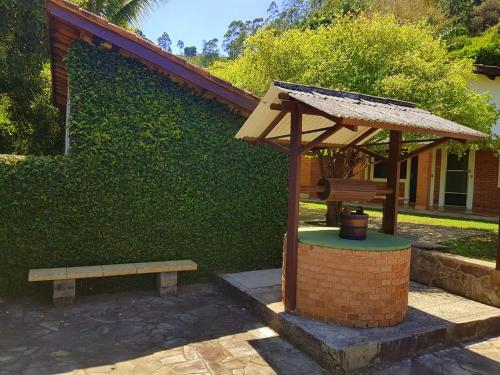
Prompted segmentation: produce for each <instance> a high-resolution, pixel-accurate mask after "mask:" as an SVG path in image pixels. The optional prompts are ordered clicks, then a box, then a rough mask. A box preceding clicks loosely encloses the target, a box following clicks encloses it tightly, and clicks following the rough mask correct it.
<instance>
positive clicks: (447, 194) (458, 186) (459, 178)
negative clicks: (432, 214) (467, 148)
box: [444, 152, 469, 207]
mask: <svg viewBox="0 0 500 375" xmlns="http://www.w3.org/2000/svg"><path fill="white" fill-rule="evenodd" d="M446 164H447V165H446V185H445V191H444V204H445V205H447V206H459V207H465V206H466V204H467V181H468V177H469V155H468V153H466V154H465V155H463V156H462V157H459V156H458V155H455V154H452V153H450V152H449V153H448V159H447V162H446Z"/></svg>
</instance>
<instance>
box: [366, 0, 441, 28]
mask: <svg viewBox="0 0 500 375" xmlns="http://www.w3.org/2000/svg"><path fill="white" fill-rule="evenodd" d="M367 8H368V14H374V13H382V14H393V15H395V16H396V18H397V19H398V20H400V21H403V22H418V21H422V20H423V21H426V22H427V23H429V24H430V25H434V26H437V27H438V29H441V30H444V29H445V28H447V27H449V26H450V17H448V16H447V15H446V13H445V12H444V10H443V8H442V7H441V6H440V4H439V1H438V0H372V1H371V4H369V5H368V7H367Z"/></svg>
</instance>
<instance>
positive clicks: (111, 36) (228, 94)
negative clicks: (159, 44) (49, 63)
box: [46, 1, 258, 113]
mask: <svg viewBox="0 0 500 375" xmlns="http://www.w3.org/2000/svg"><path fill="white" fill-rule="evenodd" d="M74 8H76V10H75V9H73V7H72V8H71V9H70V8H67V7H65V6H63V5H60V4H59V2H57V3H56V2H52V1H47V2H46V12H47V14H48V15H50V16H53V17H55V18H57V19H59V20H61V21H63V22H65V23H67V24H69V25H71V26H74V27H76V28H78V29H80V30H83V31H85V32H88V33H90V34H92V35H94V36H96V37H98V38H101V39H103V40H105V41H107V42H109V43H111V44H113V45H115V46H117V47H119V48H120V49H123V50H125V51H128V52H130V53H132V54H134V55H136V56H138V57H139V58H141V59H144V60H146V61H147V62H149V63H152V64H154V65H156V66H158V67H159V68H161V69H164V70H166V71H167V72H170V73H171V74H172V75H175V76H176V77H179V78H180V79H182V80H184V81H186V82H187V83H188V84H190V85H193V86H195V87H198V88H199V89H201V90H203V91H206V92H209V93H210V94H213V95H214V96H215V97H218V98H220V99H221V100H222V101H224V102H226V103H229V104H232V105H234V106H235V107H237V108H238V109H240V110H242V111H244V112H248V113H251V112H252V111H253V110H254V109H255V107H256V106H257V104H258V98H257V97H255V96H254V95H252V94H250V93H248V92H246V91H244V90H241V89H239V88H237V87H234V86H232V85H231V84H230V83H229V82H224V81H222V80H220V79H218V78H216V77H212V76H210V75H209V74H207V73H205V74H202V73H200V72H197V71H196V70H198V69H201V68H198V67H194V66H193V67H190V66H189V65H190V64H189V63H187V62H182V63H180V62H177V61H175V59H173V58H167V57H165V56H163V54H164V53H163V52H160V51H155V47H154V46H148V45H145V44H144V43H142V42H140V41H138V40H137V38H135V37H134V38H132V37H129V36H128V35H122V34H119V33H117V32H115V31H114V30H112V28H118V27H117V26H116V25H112V24H109V25H110V26H109V27H106V25H103V24H100V23H97V22H95V21H94V20H92V19H91V18H89V17H86V16H85V15H84V14H80V13H78V10H80V9H79V8H77V7H76V6H74ZM82 13H83V10H82ZM85 13H86V12H85ZM92 16H93V17H92V18H98V17H97V16H95V15H92ZM124 31H125V30H124Z"/></svg>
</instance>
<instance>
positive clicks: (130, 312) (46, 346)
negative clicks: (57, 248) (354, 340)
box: [0, 284, 324, 375]
mask: <svg viewBox="0 0 500 375" xmlns="http://www.w3.org/2000/svg"><path fill="white" fill-rule="evenodd" d="M0 332H1V336H0V374H23V373H24V374H29V375H38V374H55V373H58V374H59V373H73V374H93V373H101V374H106V373H120V374H122V373H124V374H188V373H199V374H203V373H209V374H222V375H226V374H227V375H235V374H276V373H277V374H297V375H299V374H304V375H305V374H308V375H309V374H311V375H312V374H323V373H324V371H323V370H322V369H321V368H320V367H319V366H318V365H317V364H316V363H315V362H313V361H312V360H311V359H310V358H309V357H307V356H306V355H305V354H303V353H302V352H300V351H299V350H298V349H296V348H295V347H293V346H292V345H290V344H289V343H288V342H286V341H285V340H283V339H282V338H280V337H279V336H278V335H277V334H276V333H275V332H274V331H273V330H271V329H270V328H268V327H266V326H264V325H263V324H262V323H260V322H259V321H258V320H257V319H256V318H255V317H254V316H253V315H251V314H250V313H249V312H247V311H246V310H245V309H244V308H242V307H241V306H240V305H237V304H235V303H234V302H233V301H231V300H229V299H227V298H226V297H224V296H223V295H222V294H221V293H219V292H218V291H216V290H215V289H214V288H213V287H212V286H210V285H206V284H205V285H195V286H188V287H184V288H181V289H180V292H179V295H178V296H172V297H167V298H159V297H157V296H155V295H153V293H147V292H134V293H124V294H111V295H98V296H92V297H80V298H79V299H78V301H77V303H76V304H75V305H73V306H70V307H64V308H54V307H52V306H51V305H49V304H48V303H47V304H44V303H40V302H37V301H35V300H34V299H15V300H0Z"/></svg>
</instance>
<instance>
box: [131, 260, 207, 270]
mask: <svg viewBox="0 0 500 375" xmlns="http://www.w3.org/2000/svg"><path fill="white" fill-rule="evenodd" d="M135 267H136V268H137V273H157V272H178V271H196V269H197V268H198V266H197V264H196V263H195V262H193V261H192V260H173V261H168V262H146V263H135Z"/></svg>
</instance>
